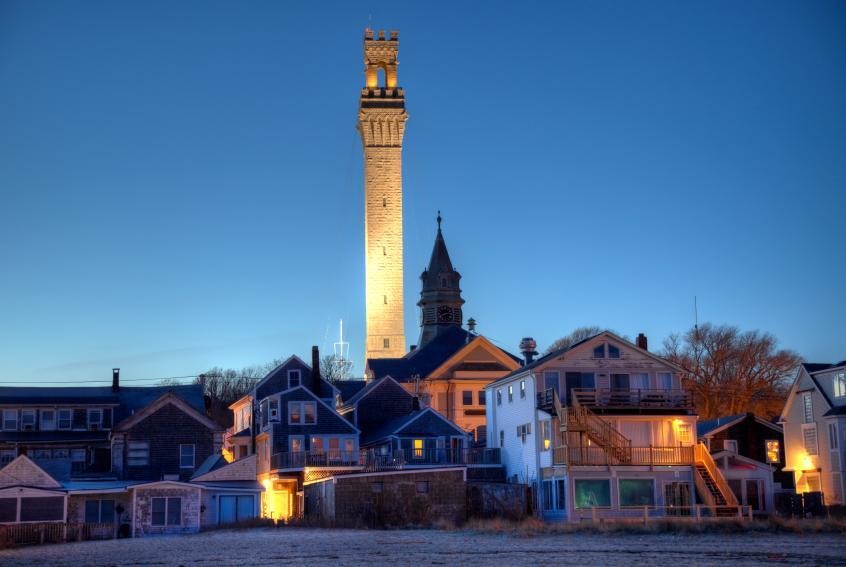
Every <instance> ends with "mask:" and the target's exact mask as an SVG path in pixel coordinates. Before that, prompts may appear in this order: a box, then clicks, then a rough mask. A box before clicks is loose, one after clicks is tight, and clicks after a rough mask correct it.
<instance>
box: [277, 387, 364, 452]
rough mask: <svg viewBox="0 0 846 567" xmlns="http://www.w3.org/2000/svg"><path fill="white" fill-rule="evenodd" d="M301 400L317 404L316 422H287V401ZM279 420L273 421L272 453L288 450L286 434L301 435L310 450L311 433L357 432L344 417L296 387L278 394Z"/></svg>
mask: <svg viewBox="0 0 846 567" xmlns="http://www.w3.org/2000/svg"><path fill="white" fill-rule="evenodd" d="M294 401H303V402H314V403H315V404H317V423H314V424H308V425H295V424H289V423H288V402H294ZM279 405H280V408H279V422H278V423H273V448H272V452H273V453H285V452H287V451H288V436H289V435H302V436H303V441H304V443H305V446H304V448H305V449H306V450H310V449H311V447H310V446H309V443H311V436H312V435H318V436H322V435H330V436H331V435H355V436H357V432H356V430H355V428H354V427H353V425H352V424H351V423H350V422H348V421H347V420H346V419H344V418H343V417H341V416H340V415H338V414H337V413H335V412H334V411H332V410H331V409H329V408H328V407H326V406H325V405H324V404H322V403H320V402H319V401H317V400H315V399H314V396H312V395H311V394H310V393H309V392H307V391H305V390H303V389H302V388H298V389H296V390H292V391H291V392H289V393H287V394H285V395H283V396H280V404H279Z"/></svg>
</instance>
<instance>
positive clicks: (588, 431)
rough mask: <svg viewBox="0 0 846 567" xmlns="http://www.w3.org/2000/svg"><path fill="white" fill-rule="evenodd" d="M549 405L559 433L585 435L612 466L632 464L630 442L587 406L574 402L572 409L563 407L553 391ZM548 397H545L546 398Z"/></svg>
mask: <svg viewBox="0 0 846 567" xmlns="http://www.w3.org/2000/svg"><path fill="white" fill-rule="evenodd" d="M551 392H552V393H551V398H552V400H551V402H552V403H551V405H552V409H554V410H555V414H556V415H557V416H558V421H559V423H560V424H561V431H565V432H566V431H578V432H582V433H584V434H585V435H587V437H588V439H590V441H591V442H592V443H594V444H596V446H598V447H601V448H602V449H604V450H605V452H606V453H607V454H608V457H609V461H610V462H612V463H613V464H618V465H625V464H631V462H632V442H631V440H630V439H628V438H627V437H626V436H624V435H623V434H621V433H620V432H619V431H617V430H616V429H615V428H614V427H613V426H612V425H611V424H610V423H608V422H606V421H605V420H603V419H601V418H600V417H599V416H598V415H596V414H595V413H593V412H592V411H591V410H590V408H588V407H587V406H583V405H580V404H579V403H578V402H577V401H574V405H573V406H572V407H566V408H565V407H564V406H562V405H561V400H560V399H559V398H558V394H557V393H556V392H555V390H552V391H551ZM548 397H549V395H547V398H548Z"/></svg>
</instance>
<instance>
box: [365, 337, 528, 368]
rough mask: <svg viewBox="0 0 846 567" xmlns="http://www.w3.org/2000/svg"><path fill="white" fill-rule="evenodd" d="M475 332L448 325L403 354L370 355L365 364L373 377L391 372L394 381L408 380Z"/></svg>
mask: <svg viewBox="0 0 846 567" xmlns="http://www.w3.org/2000/svg"><path fill="white" fill-rule="evenodd" d="M477 336H478V335H475V334H473V333H471V332H470V331H467V330H465V329H462V328H461V327H450V328H449V329H446V330H444V331H443V332H441V333H440V334H438V335H437V336H436V337H435V338H433V339H432V340H431V341H429V342H428V343H426V344H425V345H423V346H421V347H419V348H417V349H415V350H413V351H411V352H409V353H408V354H406V355H405V356H403V357H402V358H370V359H368V360H367V368H368V369H369V370H370V372H371V374H372V375H373V378H382V377H384V376H391V377H392V378H393V379H394V380H396V381H397V382H410V381H411V380H413V379H414V377H415V376H419V377H420V378H425V377H426V376H428V375H429V374H431V373H432V372H433V371H434V370H435V369H436V368H437V367H438V366H440V365H441V364H443V363H444V361H445V360H447V359H448V358H449V357H451V356H452V355H453V354H455V353H456V352H458V350H460V349H461V348H463V347H464V346H465V345H467V344H468V343H469V342H470V341H472V340H473V339H475V338H476V337H477ZM497 348H499V347H497ZM500 350H502V349H500ZM503 352H504V353H505V354H507V355H508V356H510V357H511V358H512V359H514V360H515V361H518V362H519V361H520V359H519V358H517V357H516V356H514V355H513V354H511V353H509V352H507V351H504V350H503Z"/></svg>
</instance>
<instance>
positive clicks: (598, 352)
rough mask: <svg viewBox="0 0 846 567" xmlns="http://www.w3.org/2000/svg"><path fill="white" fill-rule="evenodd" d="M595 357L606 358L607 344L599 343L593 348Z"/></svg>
mask: <svg viewBox="0 0 846 567" xmlns="http://www.w3.org/2000/svg"><path fill="white" fill-rule="evenodd" d="M593 357H594V358H605V345H599V346H598V347H596V348H595V349H593Z"/></svg>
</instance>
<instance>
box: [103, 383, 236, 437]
mask: <svg viewBox="0 0 846 567" xmlns="http://www.w3.org/2000/svg"><path fill="white" fill-rule="evenodd" d="M168 404H172V405H174V406H176V407H177V408H179V409H180V410H182V411H183V412H184V413H186V414H187V415H189V416H190V417H192V418H193V419H194V420H196V421H198V422H199V423H201V424H203V425H204V426H206V427H208V428H209V429H211V430H212V431H222V430H223V429H224V428H223V427H221V426H220V424H218V423H217V422H215V421H214V420H213V419H211V418H210V417H208V416H207V415H206V414H205V413H203V412H202V411H199V410H198V409H197V408H195V407H194V406H192V405H191V404H189V403H188V402H186V401H185V400H183V399H182V398H181V397H179V396H178V395H177V394H176V393H174V392H165V393H164V394H162V395H161V396H159V397H158V398H156V399H155V400H153V401H152V402H150V403H148V404H146V405H144V406H143V408H141V410H140V411H137V412H135V413H133V414H132V415H130V416H129V417H127V418H126V419H124V420H122V421H120V422H117V423H115V425H114V428H113V430H114V431H121V430H127V429H129V428H131V427H134V426H135V425H136V424H138V423H139V422H141V421H142V420H143V419H145V418H147V417H148V416H150V415H153V414H154V413H155V412H157V411H158V410H159V409H161V408H163V407H164V406H166V405H168Z"/></svg>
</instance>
